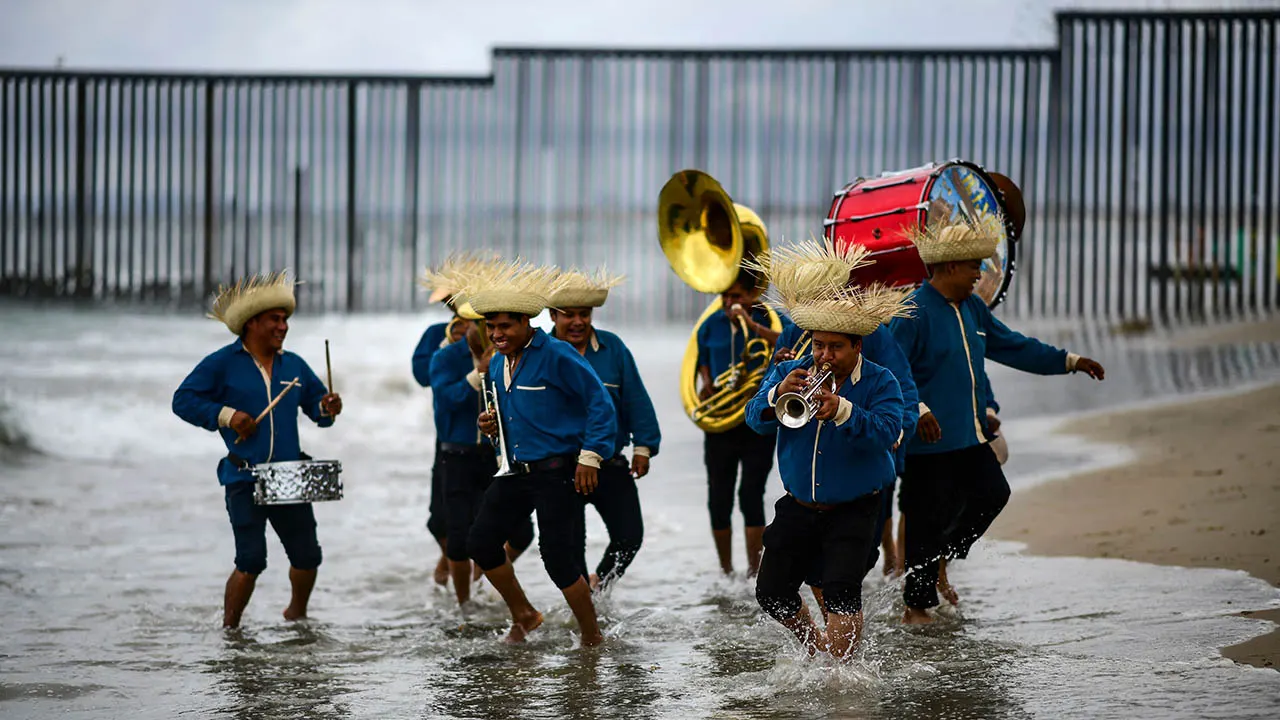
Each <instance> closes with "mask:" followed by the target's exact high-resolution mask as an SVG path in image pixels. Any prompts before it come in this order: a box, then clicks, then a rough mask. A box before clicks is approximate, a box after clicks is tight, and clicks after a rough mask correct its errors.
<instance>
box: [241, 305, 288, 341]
mask: <svg viewBox="0 0 1280 720" xmlns="http://www.w3.org/2000/svg"><path fill="white" fill-rule="evenodd" d="M288 334H289V313H287V312H285V309H284V308H274V309H271V310H267V311H265V312H261V313H258V314H257V315H255V316H253V317H252V318H249V321H248V322H246V323H245V324H244V334H243V337H244V341H245V343H246V344H247V345H249V346H251V347H260V348H267V349H269V350H271V351H272V352H280V350H281V349H283V348H284V338H285V336H286V335H288Z"/></svg>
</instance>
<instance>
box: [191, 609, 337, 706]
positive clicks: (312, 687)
mask: <svg viewBox="0 0 1280 720" xmlns="http://www.w3.org/2000/svg"><path fill="white" fill-rule="evenodd" d="M272 634H274V633H272ZM282 634H283V635H284V636H285V637H284V638H283V639H278V640H277V639H273V640H272V641H265V640H258V639H256V638H255V634H254V633H252V632H248V631H245V630H235V631H227V632H226V642H225V646H224V648H223V651H222V654H221V655H220V656H219V657H217V658H215V659H212V660H210V661H208V663H207V665H208V670H207V672H209V673H211V674H213V675H215V676H217V680H216V681H215V687H217V688H218V689H220V690H221V691H222V692H223V693H224V694H225V696H226V698H227V702H226V703H225V704H224V705H222V706H221V707H220V708H219V712H220V713H221V714H222V715H223V716H225V717H234V718H240V719H243V720H257V719H258V718H263V717H271V718H308V719H312V720H341V719H344V718H349V717H351V714H350V709H349V708H348V706H347V703H346V702H344V701H343V700H342V699H341V698H342V696H344V695H347V694H349V693H351V692H352V688H351V687H350V686H349V685H348V684H347V682H346V681H345V680H344V679H343V678H342V677H341V676H340V675H339V674H338V673H336V672H334V671H333V668H334V667H335V664H334V663H333V662H332V658H330V657H328V656H330V655H336V656H341V655H343V654H344V653H343V648H342V647H340V645H338V644H337V643H334V642H333V641H332V640H330V639H329V638H327V637H326V636H325V635H324V633H323V632H321V631H319V630H316V629H314V628H312V627H310V626H308V625H307V624H306V623H296V624H293V625H291V626H289V627H288V628H287V629H285V630H284V631H282ZM326 660H330V661H329V662H326Z"/></svg>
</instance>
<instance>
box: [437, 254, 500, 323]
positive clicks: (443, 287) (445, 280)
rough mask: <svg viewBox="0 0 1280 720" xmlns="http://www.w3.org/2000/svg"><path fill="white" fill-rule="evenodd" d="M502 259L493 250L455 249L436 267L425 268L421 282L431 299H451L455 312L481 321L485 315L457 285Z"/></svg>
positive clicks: (469, 318)
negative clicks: (463, 295) (472, 304)
mask: <svg viewBox="0 0 1280 720" xmlns="http://www.w3.org/2000/svg"><path fill="white" fill-rule="evenodd" d="M501 262H502V256H501V255H499V254H498V253H496V252H494V251H492V250H468V251H464V252H455V253H452V254H450V255H449V257H447V258H445V260H444V262H442V263H440V265H439V266H438V267H437V268H435V269H434V270H433V269H431V268H427V269H426V270H424V271H423V273H422V277H421V278H419V280H418V282H419V284H421V285H422V286H423V287H425V288H428V289H429V290H431V295H430V301H431V302H440V301H441V300H444V299H446V298H448V299H449V304H450V305H451V306H452V307H453V310H454V312H456V313H457V314H458V315H459V316H460V317H462V318H464V319H467V320H481V319H483V318H484V316H483V315H481V314H479V313H477V312H476V311H475V309H474V308H472V307H471V303H469V302H467V301H466V298H464V297H462V294H461V293H460V292H458V288H459V287H460V286H461V285H462V282H463V278H464V277H465V276H466V275H467V274H468V273H470V272H474V271H475V270H476V269H477V268H479V267H481V266H484V265H491V264H499V263H501Z"/></svg>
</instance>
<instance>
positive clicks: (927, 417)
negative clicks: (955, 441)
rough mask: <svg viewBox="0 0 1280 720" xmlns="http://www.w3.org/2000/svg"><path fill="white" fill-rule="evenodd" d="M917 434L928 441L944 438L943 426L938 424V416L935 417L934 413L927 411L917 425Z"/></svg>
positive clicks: (934, 441)
mask: <svg viewBox="0 0 1280 720" xmlns="http://www.w3.org/2000/svg"><path fill="white" fill-rule="evenodd" d="M916 434H917V435H919V436H920V439H921V440H924V441H925V442H927V443H936V442H938V441H939V440H941V439H942V426H941V425H939V424H938V418H936V417H934V416H933V413H931V412H927V413H925V414H923V415H921V416H920V422H919V423H918V424H917V425H916Z"/></svg>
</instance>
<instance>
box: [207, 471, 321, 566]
mask: <svg viewBox="0 0 1280 720" xmlns="http://www.w3.org/2000/svg"><path fill="white" fill-rule="evenodd" d="M253 486H254V483H252V482H235V483H231V484H230V485H227V486H225V487H224V492H223V495H224V498H225V502H226V506H227V517H228V518H230V520H231V532H232V533H233V534H234V535H235V540H236V558H235V563H236V569H237V570H239V571H240V572H242V573H246V574H248V575H260V574H262V571H263V570H266V569H267V523H268V522H270V523H271V527H272V528H274V529H275V531H276V537H278V538H280V544H281V545H283V546H284V554H285V556H286V557H288V558H289V565H290V566H291V567H295V568H298V569H299V570H315V569H316V568H318V567H320V562H321V560H323V559H324V555H323V553H322V552H321V550H320V542H319V540H317V539H316V515H315V511H314V510H313V509H312V507H311V503H290V504H288V505H258V504H255V503H254V502H253Z"/></svg>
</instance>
